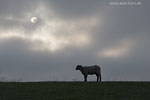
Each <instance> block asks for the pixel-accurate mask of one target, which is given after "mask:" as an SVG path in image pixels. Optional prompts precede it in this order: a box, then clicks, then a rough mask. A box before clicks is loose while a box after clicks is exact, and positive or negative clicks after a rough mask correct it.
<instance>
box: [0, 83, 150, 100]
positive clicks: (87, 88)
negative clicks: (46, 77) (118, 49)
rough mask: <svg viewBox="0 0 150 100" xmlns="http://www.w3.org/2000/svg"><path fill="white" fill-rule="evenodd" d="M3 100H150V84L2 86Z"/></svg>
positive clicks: (1, 96)
mask: <svg viewBox="0 0 150 100" xmlns="http://www.w3.org/2000/svg"><path fill="white" fill-rule="evenodd" d="M0 100H150V83H149V82H102V83H100V82H99V83H96V82H87V83H84V82H27V83H17V82H14V83H11V82H10V83H0Z"/></svg>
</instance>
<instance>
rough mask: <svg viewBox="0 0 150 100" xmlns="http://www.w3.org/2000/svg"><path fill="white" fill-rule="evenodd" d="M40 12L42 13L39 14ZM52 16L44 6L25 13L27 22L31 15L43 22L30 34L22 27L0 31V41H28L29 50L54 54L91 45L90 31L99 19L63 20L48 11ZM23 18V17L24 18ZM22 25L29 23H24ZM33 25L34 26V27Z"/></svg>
mask: <svg viewBox="0 0 150 100" xmlns="http://www.w3.org/2000/svg"><path fill="white" fill-rule="evenodd" d="M41 12H43V13H42V14H41ZM50 12H51V13H52V14H50V16H49V13H48V12H47V10H46V8H45V7H44V5H42V4H40V6H38V8H37V9H36V10H35V12H31V13H25V14H24V15H26V17H27V18H28V19H27V20H29V21H30V18H31V16H32V15H33V14H35V15H38V17H39V18H40V20H41V21H42V22H43V23H42V25H40V26H38V27H37V28H35V29H33V30H32V26H31V30H32V31H31V33H30V34H29V33H25V32H26V31H25V30H26V29H25V28H24V27H20V28H15V29H10V30H7V31H6V30H2V29H0V30H1V33H0V40H4V39H5V40H6V39H12V38H19V39H22V40H25V41H29V43H30V44H31V45H32V46H31V47H30V49H31V50H38V51H49V52H55V51H57V50H61V49H64V48H65V47H66V46H73V47H77V48H79V47H84V46H86V45H89V44H90V43H91V34H90V32H89V31H90V30H92V28H93V27H95V26H96V25H97V24H98V23H99V17H95V16H94V17H87V18H83V19H79V20H77V19H76V20H64V19H61V18H58V17H57V16H55V14H54V12H52V11H50ZM24 17H25V16H24ZM49 17H50V18H49ZM10 19H11V20H17V19H16V18H13V17H9V16H8V18H7V19H6V20H10ZM18 20H19V22H24V23H23V24H30V23H27V22H29V21H24V20H25V19H22V20H23V21H20V19H18ZM36 24H37V23H35V24H34V25H36Z"/></svg>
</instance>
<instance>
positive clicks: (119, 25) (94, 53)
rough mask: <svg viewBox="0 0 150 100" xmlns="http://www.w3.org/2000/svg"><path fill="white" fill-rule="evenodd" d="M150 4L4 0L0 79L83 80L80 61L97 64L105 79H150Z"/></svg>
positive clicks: (142, 0)
mask: <svg viewBox="0 0 150 100" xmlns="http://www.w3.org/2000/svg"><path fill="white" fill-rule="evenodd" d="M119 1H121V2H119ZM123 2H124V4H121V3H123ZM117 3H118V4H117ZM149 4H150V1H149V0H0V78H2V77H5V78H6V79H7V80H18V79H20V78H21V79H22V81H73V80H74V81H75V80H78V81H81V80H83V76H82V74H81V73H80V72H79V71H76V70H75V67H76V65H78V64H81V65H95V64H97V65H100V66H101V69H102V80H104V81H127V80H128V81H130V80H133V81H150V77H149V76H150V6H149ZM32 17H36V18H37V19H35V20H32V21H31V18H32ZM88 80H90V81H94V80H96V77H95V76H89V77H88Z"/></svg>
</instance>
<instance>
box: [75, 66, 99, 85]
mask: <svg viewBox="0 0 150 100" xmlns="http://www.w3.org/2000/svg"><path fill="white" fill-rule="evenodd" d="M76 70H80V71H81V73H82V74H83V75H84V82H87V76H88V75H93V74H95V75H96V76H97V82H98V81H100V82H101V68H100V66H98V65H93V66H82V65H77V66H76Z"/></svg>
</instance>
